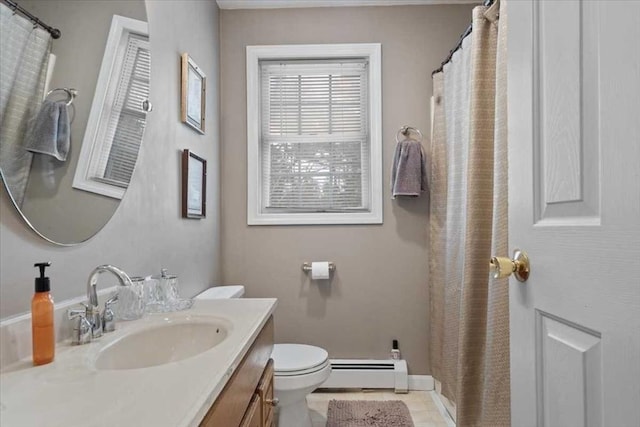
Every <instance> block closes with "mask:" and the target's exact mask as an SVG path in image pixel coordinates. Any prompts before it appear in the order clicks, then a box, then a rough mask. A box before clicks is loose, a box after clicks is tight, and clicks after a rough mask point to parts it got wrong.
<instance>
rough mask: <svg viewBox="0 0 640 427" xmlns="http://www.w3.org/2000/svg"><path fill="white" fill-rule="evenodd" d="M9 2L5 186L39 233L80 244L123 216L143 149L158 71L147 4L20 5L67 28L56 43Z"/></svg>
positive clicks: (2, 148)
mask: <svg viewBox="0 0 640 427" xmlns="http://www.w3.org/2000/svg"><path fill="white" fill-rule="evenodd" d="M2 2H3V3H2V4H0V11H1V12H2V15H1V16H2V29H1V31H2V37H0V42H1V43H2V46H1V49H0V55H1V56H2V58H1V62H2V94H1V95H2V96H1V98H0V99H1V101H2V102H1V103H0V108H1V109H0V115H1V116H2V117H1V118H0V121H1V128H0V132H1V137H2V140H1V141H0V172H1V176H2V180H3V182H4V185H5V188H6V189H7V191H8V192H9V194H10V196H11V199H12V200H13V202H14V204H15V206H16V208H17V209H18V210H19V211H20V213H21V214H22V216H23V218H24V219H25V220H26V221H27V223H28V224H29V225H30V226H31V227H32V228H33V229H34V230H35V231H36V232H37V233H38V234H40V235H41V236H42V237H44V238H45V239H47V240H49V241H52V242H54V243H59V244H64V245H69V244H75V243H80V242H83V241H85V240H87V239H89V238H90V237H92V236H93V235H94V234H95V233H97V232H98V231H99V230H100V229H101V228H102V227H103V226H104V225H105V224H106V223H107V222H108V221H109V219H110V218H111V216H112V215H113V213H114V212H115V210H116V209H117V207H118V204H119V202H120V200H121V198H122V197H123V195H124V193H125V190H126V188H127V187H128V185H129V183H130V182H129V181H130V179H131V174H132V172H133V168H134V166H135V163H136V160H137V157H138V151H139V147H140V144H141V142H142V136H143V132H144V128H145V123H146V113H147V111H148V109H147V108H145V107H143V104H145V105H147V104H148V102H147V103H145V101H148V100H147V98H148V91H149V65H150V55H149V46H148V33H147V24H146V20H147V18H146V11H145V4H144V0H92V1H74V0H18V1H17V3H19V5H20V6H21V7H22V8H24V9H25V10H27V11H28V12H29V13H31V14H32V15H34V16H36V17H37V18H38V19H40V20H41V21H42V22H44V23H45V24H47V25H50V26H51V27H55V28H59V29H60V32H61V34H62V35H61V37H60V38H59V39H55V40H53V39H52V38H51V36H50V34H49V33H48V32H47V31H45V30H43V29H41V28H35V29H34V27H33V23H32V22H31V21H30V20H29V19H27V18H25V17H23V16H22V14H21V13H15V14H14V13H13V10H12V9H11V7H10V6H7V5H6V4H5V2H6V0H2ZM11 55H14V56H13V57H11ZM9 68H11V78H5V77H6V76H7V73H8V71H6V70H7V69H9ZM54 89H63V90H55V91H54ZM64 89H69V90H70V89H73V90H74V91H73V92H71V93H72V94H73V95H75V96H70V92H69V91H65V90H64ZM50 91H52V92H51V93H50V94H49V95H48V96H47V94H48V93H49V92H50ZM70 98H71V99H70ZM69 101H72V102H70V103H69ZM67 104H69V105H67ZM45 153H46V154H45ZM87 153H88V154H87ZM83 159H84V160H83ZM83 161H84V163H82V162H83ZM79 163H82V164H80V165H79ZM87 165H88V166H87ZM87 168H88V169H87ZM87 170H90V171H91V172H90V173H87ZM74 175H75V176H76V179H75V180H74ZM82 181H84V184H87V183H89V184H94V183H95V184H96V185H95V186H92V185H84V186H83V184H82ZM74 186H75V187H76V188H74ZM96 186H97V187H98V188H100V189H99V190H98V191H96V189H95V187H96ZM105 188H106V189H107V190H104V189H105Z"/></svg>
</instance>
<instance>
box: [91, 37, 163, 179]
mask: <svg viewBox="0 0 640 427" xmlns="http://www.w3.org/2000/svg"><path fill="white" fill-rule="evenodd" d="M150 66H151V56H150V52H149V42H148V39H147V38H146V37H144V36H139V35H135V34H130V35H129V40H128V42H127V47H126V50H125V54H124V59H123V64H122V71H121V73H120V76H119V80H118V84H117V86H116V88H115V96H114V97H113V105H112V110H111V114H110V115H109V121H108V124H107V126H106V130H105V131H106V135H105V141H111V143H110V144H109V143H105V144H104V145H103V147H102V152H101V155H100V158H99V160H98V163H97V173H96V175H97V177H96V179H98V180H99V181H102V182H108V183H109V184H112V185H117V186H121V187H125V188H126V187H127V186H128V184H129V181H130V180H131V174H132V173H133V169H134V167H135V164H136V160H137V158H138V152H139V148H140V143H141V141H142V136H143V133H144V128H145V123H146V119H145V117H146V112H145V111H144V110H143V109H142V103H143V102H144V101H145V100H147V99H148V98H149V79H150Z"/></svg>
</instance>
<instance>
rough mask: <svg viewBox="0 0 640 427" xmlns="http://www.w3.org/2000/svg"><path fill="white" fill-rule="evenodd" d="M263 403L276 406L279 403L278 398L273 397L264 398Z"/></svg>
mask: <svg viewBox="0 0 640 427" xmlns="http://www.w3.org/2000/svg"><path fill="white" fill-rule="evenodd" d="M264 403H266V404H267V405H271V406H278V403H280V399H278V398H277V397H274V398H273V399H266V400H265V401H264Z"/></svg>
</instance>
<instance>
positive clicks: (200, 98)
mask: <svg viewBox="0 0 640 427" xmlns="http://www.w3.org/2000/svg"><path fill="white" fill-rule="evenodd" d="M181 92H182V100H181V102H180V113H181V114H180V115H181V119H182V122H183V123H186V124H188V125H189V126H191V127H192V128H194V129H195V130H197V131H198V132H200V133H204V114H205V106H206V101H205V100H206V94H207V76H205V75H204V73H203V72H202V70H201V69H200V67H198V65H196V63H195V61H194V60H193V59H192V58H191V57H190V56H189V54H188V53H183V54H182V91H181Z"/></svg>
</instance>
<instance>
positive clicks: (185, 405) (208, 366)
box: [0, 298, 276, 427]
mask: <svg viewBox="0 0 640 427" xmlns="http://www.w3.org/2000/svg"><path fill="white" fill-rule="evenodd" d="M275 307H276V300H275V299H248V298H243V299H226V300H210V301H196V302H195V304H194V306H193V308H191V309H190V310H187V311H183V312H179V313H180V314H183V315H192V314H193V315H209V316H215V317H219V318H222V319H226V320H228V321H229V322H231V324H232V330H231V331H230V333H229V334H228V336H227V337H226V338H225V339H224V340H223V341H222V342H221V343H220V344H218V345H217V346H215V347H213V348H212V349H210V350H207V351H205V352H203V353H200V354H198V355H196V356H193V357H190V358H188V359H184V360H181V361H178V362H172V363H168V364H165V365H159V366H154V367H149V368H141V369H128V370H96V369H95V367H94V366H93V360H94V358H95V355H96V354H97V352H98V351H99V350H100V349H102V348H103V347H105V346H106V345H107V344H108V343H110V342H112V341H114V340H115V339H117V338H118V337H119V336H122V335H124V334H126V333H127V331H131V330H135V329H136V328H139V327H140V325H141V324H142V323H141V322H153V321H154V319H156V320H157V317H158V316H163V315H162V314H154V315H150V316H149V315H148V316H145V318H143V319H141V320H136V321H132V322H118V323H117V326H116V328H117V329H116V332H113V333H110V334H105V335H104V336H103V337H102V338H100V339H99V340H96V341H94V342H92V343H90V344H86V345H81V346H71V345H69V344H67V343H64V344H59V345H58V346H57V347H56V358H55V360H54V361H53V362H52V363H50V364H47V365H43V366H37V367H34V366H32V364H31V359H30V358H29V359H27V360H22V361H20V362H19V363H16V364H14V365H12V366H9V367H7V368H6V369H4V370H3V371H2V372H1V374H0V425H2V427H13V426H20V427H23V426H42V425H46V426H48V427H54V426H65V427H68V426H83V427H89V426H105V427H107V426H108V427H113V426H154V427H159V426H167V427H181V426H197V425H198V424H199V423H200V421H202V419H203V418H204V416H205V414H206V413H207V411H208V410H209V408H210V407H211V405H212V404H213V402H214V401H215V399H216V398H217V397H218V395H219V394H220V392H221V391H222V389H223V387H224V386H225V384H226V383H227V380H228V379H229V378H230V376H231V374H232V373H233V372H234V371H235V369H236V368H237V366H238V364H239V363H240V362H241V361H242V358H243V357H244V355H245V354H246V353H247V351H248V350H249V348H250V346H251V344H252V343H253V341H254V339H255V338H256V337H257V335H258V333H259V332H260V330H261V329H262V327H263V326H264V324H265V323H266V321H267V320H268V318H269V316H270V315H271V314H272V313H273V311H274V310H275ZM171 314H175V313H171ZM158 345H162V343H158Z"/></svg>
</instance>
